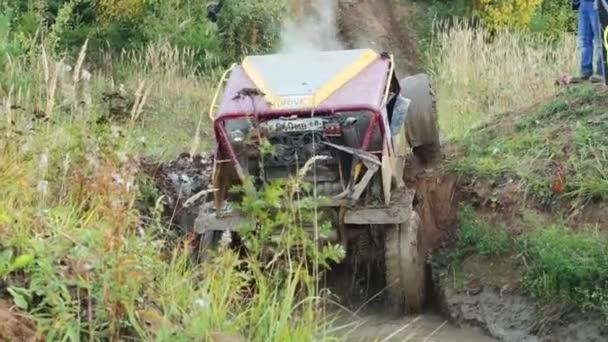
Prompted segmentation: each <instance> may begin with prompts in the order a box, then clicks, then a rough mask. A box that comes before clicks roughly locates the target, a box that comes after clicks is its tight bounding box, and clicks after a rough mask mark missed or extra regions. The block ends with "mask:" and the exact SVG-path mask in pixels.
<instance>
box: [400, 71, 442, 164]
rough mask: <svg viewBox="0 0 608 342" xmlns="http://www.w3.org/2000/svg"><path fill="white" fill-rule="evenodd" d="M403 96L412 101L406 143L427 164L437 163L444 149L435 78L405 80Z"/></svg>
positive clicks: (406, 125) (402, 89)
mask: <svg viewBox="0 0 608 342" xmlns="http://www.w3.org/2000/svg"><path fill="white" fill-rule="evenodd" d="M401 94H402V95H403V96H404V97H406V98H408V99H410V100H411V104H410V107H409V110H408V114H407V117H406V122H405V128H406V140H407V143H408V144H409V145H410V147H411V148H412V149H413V152H414V155H415V156H416V157H417V158H418V159H420V160H421V161H422V162H424V163H428V162H431V161H432V160H434V159H435V158H436V157H437V156H438V155H439V152H440V150H441V144H440V141H439V121H438V116H437V106H436V103H435V96H434V91H433V87H432V85H431V79H430V77H429V76H428V75H427V74H417V75H413V76H408V77H406V78H404V79H403V80H401Z"/></svg>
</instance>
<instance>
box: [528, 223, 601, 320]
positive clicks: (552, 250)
mask: <svg viewBox="0 0 608 342" xmlns="http://www.w3.org/2000/svg"><path fill="white" fill-rule="evenodd" d="M518 246H519V247H518V248H519V250H520V251H521V253H522V254H523V255H524V257H525V261H526V266H527V267H526V273H525V277H524V281H523V284H524V287H525V289H526V290H527V291H529V292H530V293H531V294H532V295H534V296H537V297H540V298H551V297H556V296H557V297H563V298H566V299H568V300H571V301H573V302H575V303H578V304H579V305H581V306H583V307H589V308H593V309H596V310H599V311H601V312H603V313H604V314H607V315H608V311H607V310H606V306H605V305H606V301H605V299H606V296H607V295H608V277H607V276H606V274H607V271H608V241H607V240H606V238H605V237H604V236H602V235H600V234H599V233H598V232H597V231H593V230H587V231H582V232H574V231H572V230H571V229H570V228H568V227H566V226H565V225H563V224H553V225H550V226H540V227H537V229H535V230H533V231H532V232H530V233H529V234H527V235H525V236H524V237H522V238H521V239H520V241H519V243H518Z"/></svg>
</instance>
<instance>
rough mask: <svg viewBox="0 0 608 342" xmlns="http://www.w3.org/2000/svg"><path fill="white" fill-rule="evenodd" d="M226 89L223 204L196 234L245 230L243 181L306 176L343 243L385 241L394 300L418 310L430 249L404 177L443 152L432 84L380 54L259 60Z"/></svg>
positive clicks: (227, 81) (221, 111) (236, 71)
mask: <svg viewBox="0 0 608 342" xmlns="http://www.w3.org/2000/svg"><path fill="white" fill-rule="evenodd" d="M219 93H222V95H221V97H220V98H219V99H220V101H219V105H217V106H216V104H217V103H214V104H213V105H212V108H211V111H210V115H211V118H212V120H213V128H214V131H215V137H216V140H217V151H216V153H215V158H214V167H213V175H212V177H213V178H212V183H213V188H214V189H215V190H216V191H215V192H214V193H213V196H214V207H215V208H214V210H213V211H208V210H206V211H203V212H201V214H200V215H199V217H198V218H197V220H196V223H195V230H196V231H197V232H198V233H200V234H202V235H203V236H204V237H209V238H210V239H213V236H217V233H218V232H225V231H233V232H234V233H236V227H237V224H238V223H239V222H241V221H242V220H243V217H242V216H241V215H240V214H239V213H238V212H237V211H234V210H231V209H230V206H229V203H230V201H232V200H233V199H231V195H232V194H231V193H230V192H229V190H230V188H231V187H232V186H234V185H237V184H242V183H244V182H245V181H247V180H252V181H253V182H254V184H256V186H258V187H263V186H264V184H267V183H268V182H270V181H272V180H274V179H279V178H288V177H294V176H296V175H298V176H300V177H304V178H306V179H307V180H308V181H310V182H313V184H314V187H315V189H316V193H317V194H318V195H322V196H324V197H325V198H329V199H330V200H329V201H326V202H327V203H326V202H324V203H323V207H324V209H325V210H328V211H330V212H333V213H334V215H331V217H333V222H332V223H333V233H332V234H331V235H330V236H331V239H332V240H333V242H338V243H342V244H343V245H344V246H345V247H348V245H349V244H350V243H352V241H354V240H355V239H356V238H357V237H358V236H360V235H361V234H367V233H369V232H373V234H376V235H377V234H380V236H381V237H382V239H383V241H384V253H383V257H384V258H383V259H384V266H385V267H384V269H385V277H386V285H387V287H388V290H387V291H388V294H389V297H390V299H391V301H392V302H394V303H396V304H397V305H398V306H399V308H400V309H401V311H406V312H409V313H413V312H418V311H419V310H420V309H421V306H422V303H423V301H424V288H425V286H424V281H425V276H424V256H425V254H426V251H425V250H424V248H423V246H422V243H421V238H422V233H423V227H421V221H420V218H419V216H418V214H417V213H416V212H415V211H414V210H413V200H414V196H415V190H414V189H409V188H407V187H406V185H405V182H404V180H403V174H404V169H405V168H406V167H407V165H406V164H407V163H408V160H411V159H412V158H409V156H410V155H413V156H415V158H418V159H419V160H422V161H423V162H426V161H428V159H429V158H433V156H434V155H435V154H436V153H437V152H438V150H439V135H438V125H437V115H436V110H435V102H434V97H433V92H432V88H431V84H430V80H429V77H428V76H427V75H425V74H418V75H414V76H410V77H406V78H404V79H403V80H401V81H399V80H398V78H397V76H396V74H395V63H394V61H393V57H392V56H390V55H388V54H386V53H377V52H375V51H372V50H369V49H363V50H342V51H326V52H307V53H297V54H276V55H265V56H249V57H246V58H245V59H244V60H243V62H242V63H241V64H239V65H234V66H233V67H232V68H230V69H229V70H228V71H227V72H226V73H225V75H224V77H223V78H222V80H221V81H220V84H219V86H218V94H219ZM216 97H217V96H216ZM214 102H216V101H215V100H214ZM262 141H265V142H266V143H269V144H270V145H271V146H272V150H273V153H272V154H271V155H266V154H264V152H262V150H263V149H261V148H260V144H261V143H262ZM260 160H263V162H260Z"/></svg>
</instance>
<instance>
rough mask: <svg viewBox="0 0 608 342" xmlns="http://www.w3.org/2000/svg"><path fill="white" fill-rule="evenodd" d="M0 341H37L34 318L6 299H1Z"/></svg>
mask: <svg viewBox="0 0 608 342" xmlns="http://www.w3.org/2000/svg"><path fill="white" fill-rule="evenodd" d="M0 341H23V342H33V341H36V327H35V325H34V323H33V322H32V320H31V319H30V318H29V317H27V316H26V315H24V314H23V313H20V312H19V310H18V309H17V308H16V307H15V306H14V305H11V304H10V303H9V302H8V301H6V300H4V299H0Z"/></svg>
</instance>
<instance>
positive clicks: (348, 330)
mask: <svg viewBox="0 0 608 342" xmlns="http://www.w3.org/2000/svg"><path fill="white" fill-rule="evenodd" d="M334 329H338V331H336V334H337V335H338V336H340V337H343V338H345V339H346V341H349V342H350V341H352V342H359V341H361V342H364V341H365V342H367V341H370V342H371V341H378V342H380V341H391V342H392V341H395V342H399V341H408V342H493V341H497V340H495V339H492V338H490V337H487V336H486V335H484V334H483V333H482V332H481V331H479V330H477V329H474V328H459V327H455V326H453V325H451V324H450V323H448V322H447V321H446V320H445V319H444V318H443V317H441V316H440V315H438V314H433V313H427V314H423V315H420V316H411V317H405V318H401V319H395V318H393V317H391V316H387V315H385V314H381V313H368V314H362V315H359V316H358V317H353V316H352V314H344V315H340V318H339V319H338V320H337V322H336V323H335V324H334Z"/></svg>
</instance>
